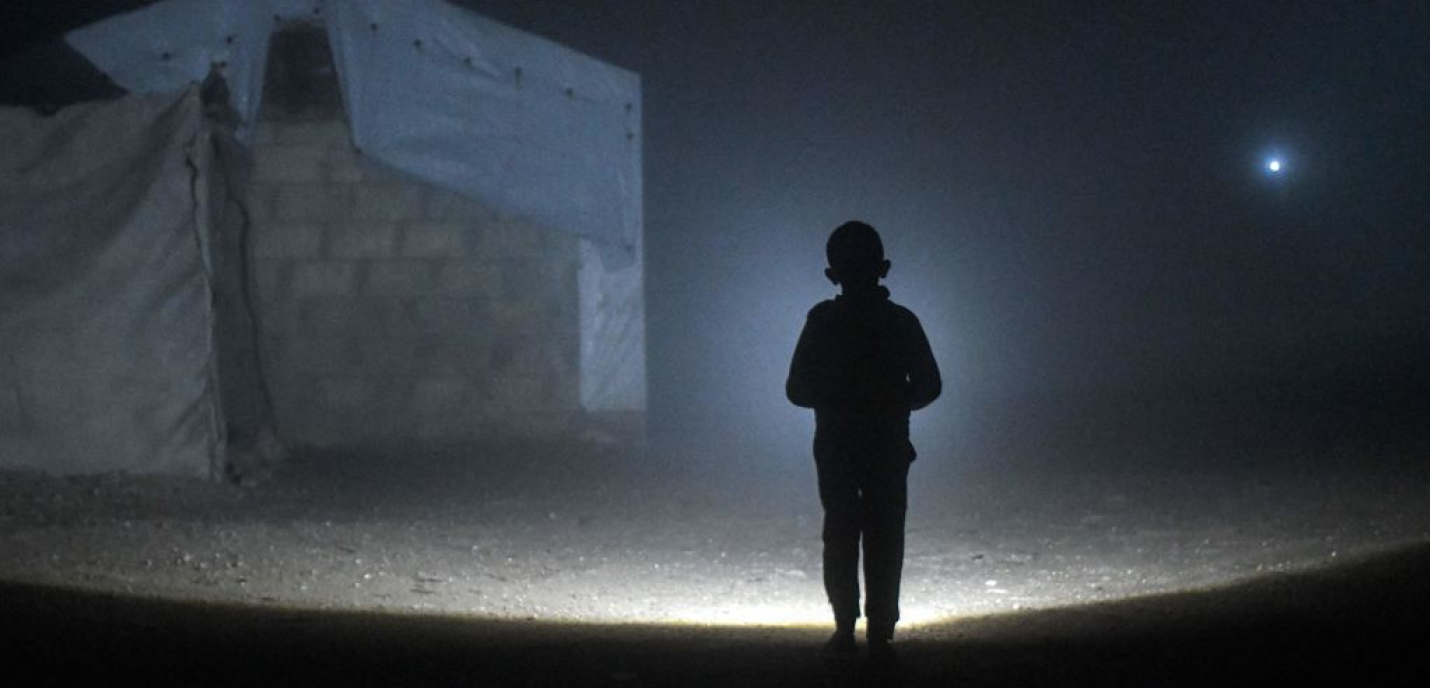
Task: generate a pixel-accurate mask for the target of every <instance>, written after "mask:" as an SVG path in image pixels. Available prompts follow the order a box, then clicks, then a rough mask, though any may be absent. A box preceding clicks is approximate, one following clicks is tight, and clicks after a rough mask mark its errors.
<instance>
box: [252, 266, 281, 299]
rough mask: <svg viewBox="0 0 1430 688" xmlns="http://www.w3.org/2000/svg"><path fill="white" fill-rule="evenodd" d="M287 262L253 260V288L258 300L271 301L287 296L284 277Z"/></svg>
mask: <svg viewBox="0 0 1430 688" xmlns="http://www.w3.org/2000/svg"><path fill="white" fill-rule="evenodd" d="M287 273H288V264H287V263H286V262H284V261H279V260H271V259H269V260H255V261H254V262H253V289H254V291H255V292H256V293H257V295H258V299H259V300H260V301H265V302H266V301H271V300H274V299H279V298H285V297H286V296H287V289H286V288H285V287H286V286H287V285H285V284H284V277H285V276H286V275H287Z"/></svg>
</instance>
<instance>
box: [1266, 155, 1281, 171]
mask: <svg viewBox="0 0 1430 688" xmlns="http://www.w3.org/2000/svg"><path fill="white" fill-rule="evenodd" d="M1266 169H1268V170H1270V171H1272V172H1280V171H1281V161H1280V160H1277V159H1276V158H1272V159H1271V160H1269V161H1267V163H1266Z"/></svg>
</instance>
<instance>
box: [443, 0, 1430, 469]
mask: <svg viewBox="0 0 1430 688" xmlns="http://www.w3.org/2000/svg"><path fill="white" fill-rule="evenodd" d="M466 4H467V5H469V6H471V7H473V8H475V9H477V10H478V11H481V12H483V13H486V14H488V15H490V16H493V17H495V18H497V19H499V20H502V21H507V22H509V23H512V24H514V25H516V26H518V27H520V28H523V29H527V30H531V31H534V32H536V33H539V34H542V35H545V36H549V37H551V38H553V39H555V40H558V41H560V42H563V43H566V44H568V45H572V46H574V47H576V48H578V49H581V50H584V51H586V52H589V53H591V54H593V55H595V56H597V57H600V58H602V59H606V60H610V61H612V62H614V63H616V64H619V65H621V66H624V67H627V68H629V69H633V70H635V71H637V72H639V73H640V74H641V75H642V79H643V87H644V92H645V100H646V102H645V106H644V111H645V135H646V159H645V169H646V189H647V196H646V206H647V223H646V232H647V254H648V256H647V257H648V263H647V265H648V281H647V289H648V294H647V298H648V319H649V328H650V340H649V355H650V388H651V399H652V405H651V430H652V433H653V435H654V437H655V439H656V440H657V441H658V442H659V441H661V440H664V441H666V442H669V443H673V444H676V445H682V446H688V445H693V446H700V445H702V444H706V443H709V442H711V441H713V440H715V438H720V439H719V440H718V441H719V442H720V444H721V445H722V446H723V447H729V446H731V443H735V444H736V445H738V446H739V448H740V449H741V451H742V452H743V453H744V455H747V456H752V457H753V456H759V457H760V458H759V459H756V460H757V461H759V462H774V464H773V465H779V464H780V462H784V461H790V462H799V460H800V456H801V454H807V451H808V450H807V442H808V437H809V434H810V431H811V428H812V421H811V419H810V418H809V417H808V415H807V413H803V412H801V411H800V410H798V409H795V408H793V407H791V406H789V405H788V404H787V403H786V402H785V401H784V399H783V395H782V391H783V380H784V376H785V373H786V370H787V365H788V360H789V355H790V352H791V351H792V348H793V344H794V340H795V338H796V336H797V334H798V332H799V328H800V325H801V323H802V319H803V315H804V313H805V311H806V310H807V309H808V308H809V307H810V306H812V305H813V304H814V303H815V302H817V301H818V300H820V299H823V298H828V297H830V296H831V295H832V294H833V293H834V291H835V290H834V288H833V287H832V286H831V285H830V284H829V283H827V282H826V281H825V280H824V278H823V277H822V274H821V270H822V268H823V267H824V263H823V254H822V250H823V241H824V239H825V238H826V237H827V235H828V232H829V231H830V230H831V229H832V228H833V227H834V226H835V225H837V224H838V223H839V222H842V221H844V220H847V219H851V218H860V219H864V220H866V221H868V222H870V223H871V224H873V225H874V226H875V227H877V228H879V229H880V230H881V232H883V234H884V238H885V243H886V246H887V249H888V255H889V257H890V259H891V260H892V261H893V265H894V267H893V271H892V273H891V275H890V277H889V280H888V286H889V287H890V288H891V291H892V292H893V298H894V299H895V300H896V301H899V302H900V303H903V304H905V305H907V306H909V307H910V308H912V309H913V310H914V311H915V312H916V313H918V314H919V315H920V317H921V318H922V320H923V323H924V325H925V327H926V328H927V330H928V333H929V336H930V339H931V340H932V342H933V346H934V348H935V353H936V355H937V358H938V360H939V363H940V364H941V366H942V367H943V371H944V376H945V379H946V381H947V383H948V384H947V386H946V392H945V395H944V398H943V399H941V400H940V401H939V402H937V403H936V404H935V405H934V406H932V407H930V408H929V409H928V410H926V411H924V412H921V413H920V414H918V415H917V416H916V419H915V441H916V443H918V444H919V445H920V447H921V449H922V455H923V456H925V457H936V458H935V459H934V460H932V461H928V462H926V464H933V463H938V464H948V463H950V462H951V463H953V464H957V465H984V464H998V463H1005V462H1009V461H1011V460H1013V459H1014V458H1017V457H1020V456H1021V457H1026V458H1033V457H1037V458H1038V460H1040V461H1051V462H1053V463H1061V464H1065V465H1071V466H1077V465H1082V464H1085V463H1087V459H1086V456H1087V455H1089V453H1092V454H1098V455H1104V458H1106V456H1105V455H1107V454H1109V450H1122V451H1121V453H1122V454H1126V453H1127V450H1129V449H1132V448H1138V447H1140V448H1142V449H1145V450H1147V451H1146V452H1142V453H1141V454H1139V455H1138V457H1137V458H1136V459H1135V460H1137V461H1143V460H1148V459H1167V460H1170V461H1173V462H1174V463H1176V464H1179V465H1183V464H1190V465H1194V466H1195V465H1201V466H1205V465H1207V464H1208V462H1215V461H1217V460H1219V459H1218V456H1220V455H1225V454H1227V452H1226V451H1225V450H1226V449H1227V448H1228V447H1230V446H1234V445H1249V446H1253V447H1259V448H1262V449H1265V450H1266V451H1264V452H1261V454H1271V453H1276V452H1283V453H1285V452H1287V451H1289V452H1290V453H1292V454H1296V455H1298V456H1301V457H1302V458H1307V457H1309V458H1316V457H1320V459H1327V457H1330V456H1332V455H1334V454H1336V451H1337V450H1336V449H1335V447H1337V446H1341V445H1345V444H1347V443H1350V444H1356V443H1360V444H1359V445H1357V446H1361V447H1365V446H1366V445H1367V443H1369V444H1371V445H1375V446H1376V447H1377V448H1379V449H1380V450H1382V451H1379V452H1378V453H1380V454H1403V453H1404V452H1403V451H1402V450H1401V449H1395V447H1398V446H1401V445H1403V442H1402V443H1401V444H1397V442H1398V441H1399V440H1401V439H1404V438H1406V437H1410V436H1417V435H1418V436H1423V434H1424V432H1423V428H1422V427H1420V426H1421V425H1423V424H1422V423H1421V422H1420V421H1418V420H1416V419H1417V418H1418V417H1419V415H1420V412H1421V411H1422V410H1423V405H1424V401H1423V400H1424V398H1425V395H1424V394H1423V390H1424V389H1425V384H1426V382H1427V368H1430V366H1427V365H1426V360H1425V356H1424V354H1423V351H1424V349H1425V343H1426V341H1427V332H1430V316H1427V315H1426V313H1430V309H1427V307H1426V306H1427V305H1430V304H1427V300H1430V298H1427V294H1430V289H1427V287H1430V285H1427V284H1426V280H1427V277H1426V274H1427V273H1426V271H1425V270H1424V267H1425V266H1426V265H1427V257H1430V238H1427V234H1426V233H1425V232H1424V231H1423V229H1422V228H1423V224H1424V218H1425V217H1427V210H1430V203H1427V200H1426V198H1425V196H1424V194H1423V193H1421V192H1420V189H1423V188H1424V187H1425V185H1426V182H1427V181H1430V172H1428V171H1427V166H1426V163H1425V159H1426V152H1427V146H1430V143H1428V142H1427V139H1426V138H1425V137H1424V136H1423V130H1424V126H1425V124H1426V114H1425V113H1426V99H1427V94H1430V79H1427V77H1426V75H1425V73H1424V71H1423V70H1422V69H1420V67H1419V65H1422V64H1424V63H1425V62H1426V58H1427V57H1430V55H1427V52H1430V49H1427V45H1426V43H1425V42H1424V41H1423V36H1424V32H1425V30H1426V28H1427V23H1430V16H1427V13H1426V11H1425V9H1424V8H1422V7H1419V6H1417V5H1414V4H1412V3H1386V4H1376V5H1361V4H1344V3H1255V4H1254V5H1247V4H1236V5H1230V4H1217V5H1191V6H1184V7H1183V6H1177V7H1168V6H1166V5H1163V4H1155V5H1146V6H1142V7H1140V8H1135V9H1126V8H1123V7H1121V6H1120V5H1118V4H1115V3H1114V4H1105V5H1094V6H1090V7H1082V8H1079V9H1076V10H1072V11H1062V12H1057V13H1054V12H1051V11H1047V10H1046V8H1043V7H1041V6H1039V5H1038V4H1036V3H1013V4H1003V3H1000V4H999V5H997V6H996V7H988V6H984V5H981V4H978V3H882V4H873V3H853V2H836V3H824V4H821V5H820V8H821V9H820V11H818V12H815V11H811V10H810V9H809V8H808V7H805V6H803V5H801V4H798V3H782V4H780V3H741V2H736V3H718V4H717V3H703V4H695V3H691V4H677V3H658V2H615V3H601V4H600V5H598V6H597V5H588V4H584V3H574V2H519V3H518V2H469V3H466ZM1271 156H1280V157H1281V159H1282V160H1283V161H1284V163H1283V164H1284V167H1283V168H1282V169H1281V170H1279V172H1277V173H1272V172H1271V171H1270V170H1269V169H1267V167H1266V165H1267V161H1268V160H1269V159H1270V157H1271ZM1276 445H1285V446H1280V447H1277V446H1276ZM1292 445H1294V447H1295V449H1294V450H1287V449H1286V446H1292ZM1198 450H1209V451H1198ZM1111 453H1116V452H1115V451H1112V452H1111ZM1252 453H1253V454H1254V453H1256V452H1252ZM1372 453H1376V452H1372ZM1074 455H1079V456H1083V457H1084V458H1082V459H1076V460H1075V459H1074ZM1245 455H1246V452H1237V456H1238V458H1237V459H1235V460H1237V461H1244V460H1246V456H1245ZM1124 458H1127V457H1125V456H1124ZM1283 458H1284V457H1283ZM1363 458H1364V457H1363ZM1320 459H1317V460H1320ZM1099 460H1102V459H1095V460H1093V462H1094V463H1095V462H1096V461H1099ZM1327 460H1329V459H1327Z"/></svg>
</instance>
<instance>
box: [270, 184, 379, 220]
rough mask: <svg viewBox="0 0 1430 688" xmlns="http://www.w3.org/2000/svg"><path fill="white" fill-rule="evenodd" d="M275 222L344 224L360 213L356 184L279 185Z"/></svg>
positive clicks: (275, 206)
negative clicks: (357, 211) (356, 196)
mask: <svg viewBox="0 0 1430 688" xmlns="http://www.w3.org/2000/svg"><path fill="white" fill-rule="evenodd" d="M275 188H276V189H277V195H276V197H275V199H274V208H273V219H275V220H278V221H280V222H310V221H316V222H334V221H336V222H341V221H345V220H347V219H349V218H353V217H362V215H360V214H356V213H355V212H354V208H353V189H354V186H353V185H352V184H277V185H275Z"/></svg>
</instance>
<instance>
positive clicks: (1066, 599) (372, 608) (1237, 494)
mask: <svg viewBox="0 0 1430 688" xmlns="http://www.w3.org/2000/svg"><path fill="white" fill-rule="evenodd" d="M920 470H921V467H919V466H917V465H916V466H915V473H914V475H915V476H916V478H917V477H918V476H920V475H921V474H920V472H919V471H920ZM924 477H925V478H926V479H916V481H915V488H914V490H913V494H912V496H911V510H910V519H909V541H908V552H907V557H906V562H907V563H906V569H905V584H904V592H903V601H904V606H905V618H906V621H907V622H908V623H905V624H903V625H902V626H901V631H900V641H899V645H900V648H901V659H900V662H899V664H898V666H897V667H895V668H894V669H892V670H888V671H879V672H874V669H872V668H871V667H869V666H867V663H865V662H863V660H862V659H861V658H854V659H852V660H840V661H835V660H832V659H830V658H827V657H824V656H822V655H821V654H820V652H819V651H818V647H819V644H820V642H821V641H822V639H823V637H824V635H825V634H826V633H827V628H826V625H825V624H826V623H827V622H826V614H827V612H826V611H825V609H826V608H825V606H824V604H823V595H822V591H821V588H820V583H819V560H818V557H819V540H818V530H819V507H818V503H817V501H816V499H815V496H814V494H813V475H812V468H807V467H804V468H798V469H794V470H789V469H784V470H775V469H750V468H749V467H748V466H745V467H744V468H742V469H741V470H738V471H737V470H730V466H729V465H722V464H720V463H719V462H708V461H706V462H700V463H699V464H698V465H678V464H675V463H672V462H669V461H664V462H662V461H655V460H650V459H649V457H637V456H632V455H628V454H623V453H616V452H612V451H602V450H598V449H592V448H589V447H585V448H582V447H541V448H534V447H505V448H486V449H483V450H473V449H456V448H453V449H448V450H434V451H427V452H423V453H421V454H403V453H400V452H373V453H370V454H356V453H350V452H349V453H329V454H315V455H309V456H307V457H305V458H304V459H302V460H298V461H295V462H294V463H293V464H291V465H290V466H288V467H287V468H286V469H285V470H283V471H281V472H280V474H279V475H278V476H277V477H276V478H275V479H273V480H271V481H269V482H267V483H264V484H261V485H259V486H257V487H250V488H239V487H234V486H230V485H224V484H215V483H202V482H194V481H188V480H176V479H164V478H144V477H133V476H123V475H107V476H99V477H90V478H74V479H63V478H53V477H45V476H39V475H33V474H15V473H11V474H0V555H3V556H0V580H3V581H7V582H6V583H5V584H3V585H0V602H3V608H4V609H6V610H7V614H6V621H5V624H4V627H3V628H0V632H2V633H3V634H4V638H5V639H4V641H3V643H0V644H3V646H4V647H6V648H8V649H9V650H11V651H19V650H20V649H21V648H25V650H24V651H23V652H21V653H20V654H19V655H18V657H19V659H21V660H24V661H27V662H29V663H31V664H32V665H33V667H34V668H36V669H38V670H40V671H42V672H43V673H44V674H45V675H48V676H50V677H53V678H56V680H58V679H59V678H73V677H75V676H77V675H79V674H80V673H84V672H91V671H94V672H100V673H104V674H108V673H110V672H114V671H121V673H123V672H127V673H131V674H135V675H139V676H142V677H143V678H144V679H145V680H148V681H151V682H152V681H158V682H160V683H165V684H168V683H174V684H195V683H196V682H197V683H199V684H204V683H235V684H236V683H240V682H251V681H254V680H261V681H264V682H268V683H272V682H278V683H284V682H286V681H287V680H292V681H293V682H295V683H299V682H301V683H304V684H305V685H311V684H313V683H319V684H326V683H332V682H336V681H341V682H344V683H356V684H365V685H394V684H400V685H419V684H420V685H852V684H859V683H863V684H867V683H869V682H871V681H872V682H876V683H881V684H882V683H903V684H906V685H950V684H964V685H1037V684H1046V685H1147V684H1148V683H1156V684H1161V685H1168V684H1176V685H1191V684H1193V683H1198V684H1201V683H1202V682H1204V681H1206V680H1213V679H1214V680H1216V681H1217V682H1221V683H1226V682H1228V681H1230V682H1238V681H1239V680H1240V679H1245V680H1246V681H1247V683H1246V684H1247V685H1249V684H1250V682H1253V681H1260V680H1264V679H1271V678H1277V677H1279V678H1288V677H1295V676H1298V675H1301V674H1304V676H1305V677H1306V678H1307V679H1308V680H1309V678H1311V677H1313V676H1317V675H1323V674H1325V673H1326V672H1328V671H1339V670H1347V671H1349V670H1355V671H1356V672H1358V673H1360V674H1361V675H1362V677H1364V676H1366V675H1368V673H1367V672H1371V673H1374V674H1375V675H1377V676H1378V677H1381V678H1382V679H1392V680H1394V679H1399V678H1402V677H1405V678H1410V677H1414V676H1423V674H1421V673H1420V672H1419V667H1418V666H1417V664H1416V657H1417V656H1418V654H1417V653H1416V652H1412V651H1411V650H1410V649H1408V648H1410V647H1411V646H1412V645H1411V644H1412V642H1413V643H1414V647H1418V646H1419V642H1420V641H1419V638H1418V637H1416V638H1415V640H1414V641H1412V640H1411V638H1412V635H1413V634H1418V633H1423V631H1424V630H1426V628H1425V626H1426V624H1425V623H1424V622H1423V621H1421V620H1420V619H1421V618H1422V617H1423V614H1422V613H1421V612H1424V611H1430V603H1427V600H1430V596H1427V594H1426V588H1427V587H1430V584H1427V583H1426V582H1424V581H1423V580H1421V579H1422V578H1424V576H1423V574H1422V573H1421V572H1423V571H1424V570H1427V569H1426V568H1425V566H1426V564H1427V563H1430V556H1427V554H1426V552H1427V550H1426V548H1425V546H1424V543H1427V542H1430V479H1427V476H1426V475H1423V474H1422V472H1420V471H1408V470H1403V469H1401V470H1393V471H1391V470H1368V469H1356V470H1349V469H1344V468H1342V469H1337V470H1332V471H1327V470H1317V471H1298V470H1293V469H1292V468H1287V467H1285V466H1281V467H1277V468H1275V469H1274V470H1273V469H1260V470H1251V469H1248V470H1243V471H1236V472H1235V473H1227V472H1222V473H1217V474H1204V475H1203V474H1195V473H1187V472H1180V473H1145V472H1144V473H1125V472H1124V473H1120V474H1099V475H1086V474H1082V475H1052V474H1046V473H1039V474H1027V473H1018V472H1013V471H1009V472H1004V473H999V474H992V473H982V474H973V473H964V474H959V473H957V472H952V473H948V472H946V473H944V474H938V475H934V474H932V473H930V474H929V475H927V476H924ZM1372 639H1373V640H1372ZM1405 653H1409V654H1405ZM871 672H874V673H871ZM891 672H892V673H891ZM1275 682H1279V680H1278V681H1275Z"/></svg>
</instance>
